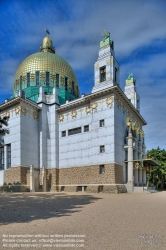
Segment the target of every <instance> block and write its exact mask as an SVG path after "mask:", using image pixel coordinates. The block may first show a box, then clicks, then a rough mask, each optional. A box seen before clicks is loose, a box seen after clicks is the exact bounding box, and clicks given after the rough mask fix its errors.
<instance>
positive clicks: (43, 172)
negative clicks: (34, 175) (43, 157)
mask: <svg viewBox="0 0 166 250" xmlns="http://www.w3.org/2000/svg"><path fill="white" fill-rule="evenodd" d="M42 179H43V186H42V191H43V192H46V169H45V167H43V168H42Z"/></svg>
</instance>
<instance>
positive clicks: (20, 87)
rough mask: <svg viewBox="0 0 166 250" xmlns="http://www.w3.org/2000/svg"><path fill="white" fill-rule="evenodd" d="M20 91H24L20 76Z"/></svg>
mask: <svg viewBox="0 0 166 250" xmlns="http://www.w3.org/2000/svg"><path fill="white" fill-rule="evenodd" d="M20 90H22V76H20Z"/></svg>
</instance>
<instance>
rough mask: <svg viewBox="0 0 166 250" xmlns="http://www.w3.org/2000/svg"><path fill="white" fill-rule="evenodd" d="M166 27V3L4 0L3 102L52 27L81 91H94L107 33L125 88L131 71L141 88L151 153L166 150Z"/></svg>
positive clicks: (0, 39)
mask: <svg viewBox="0 0 166 250" xmlns="http://www.w3.org/2000/svg"><path fill="white" fill-rule="evenodd" d="M165 25H166V1H165V0H146V1H145V0H102V1H101V0H44V1H43V0H40V1H39V0H33V1H31V0H24V1H22V0H15V1H13V0H1V1H0V103H2V102H4V100H5V98H8V97H10V95H11V94H12V91H13V83H14V75H15V72H16V70H17V68H18V66H19V64H20V63H21V62H22V61H23V60H24V59H25V58H26V57H27V56H28V55H30V54H33V53H35V52H38V51H39V47H40V45H41V43H42V39H43V37H44V36H45V29H46V28H48V29H49V30H50V33H51V35H50V37H51V38H52V40H53V45H54V46H55V48H56V53H57V54H58V55H59V56H61V57H62V58H64V59H65V60H66V61H67V62H69V64H70V65H71V66H72V67H73V69H74V71H75V73H76V75H77V78H78V81H79V85H80V92H81V93H85V94H88V93H90V92H91V89H92V87H93V83H94V71H93V70H94V63H95V61H96V60H97V57H98V50H99V43H100V40H101V38H102V35H101V34H102V31H103V30H107V31H110V33H111V39H112V40H113V41H114V44H115V56H116V59H117V61H118V62H119V64H120V66H121V68H120V74H121V77H120V79H121V82H120V86H121V88H122V89H124V85H125V79H126V78H127V76H128V73H129V72H132V73H134V77H135V78H136V80H137V85H139V86H138V87H137V90H138V93H139V95H140V97H141V108H142V109H141V114H142V116H143V117H144V118H145V120H146V121H147V123H148V125H147V126H145V127H144V131H145V136H146V145H147V149H151V148H156V147H157V146H160V147H161V148H165V149H166V28H165ZM148 106H154V107H153V108H145V107H148Z"/></svg>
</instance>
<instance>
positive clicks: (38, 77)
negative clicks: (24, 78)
mask: <svg viewBox="0 0 166 250" xmlns="http://www.w3.org/2000/svg"><path fill="white" fill-rule="evenodd" d="M39 82H40V76H39V71H36V86H39Z"/></svg>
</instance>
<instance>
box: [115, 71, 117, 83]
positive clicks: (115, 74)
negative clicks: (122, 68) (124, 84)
mask: <svg viewBox="0 0 166 250" xmlns="http://www.w3.org/2000/svg"><path fill="white" fill-rule="evenodd" d="M117 71H118V70H117V68H115V82H116V81H117Z"/></svg>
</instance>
